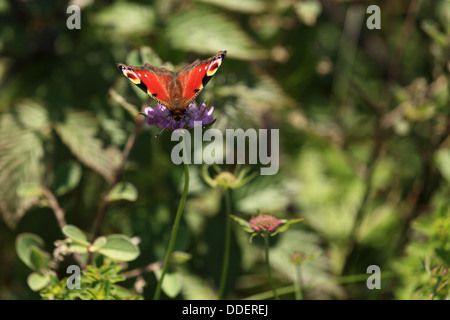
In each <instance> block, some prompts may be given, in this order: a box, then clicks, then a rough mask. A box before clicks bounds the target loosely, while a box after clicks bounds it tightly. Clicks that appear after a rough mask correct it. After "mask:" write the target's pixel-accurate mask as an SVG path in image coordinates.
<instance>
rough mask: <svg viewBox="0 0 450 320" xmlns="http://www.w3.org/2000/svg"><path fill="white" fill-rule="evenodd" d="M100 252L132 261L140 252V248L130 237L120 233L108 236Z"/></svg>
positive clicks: (117, 258)
mask: <svg viewBox="0 0 450 320" xmlns="http://www.w3.org/2000/svg"><path fill="white" fill-rule="evenodd" d="M98 252H99V253H101V254H103V255H105V256H107V257H109V258H112V259H116V260H120V261H132V260H134V259H136V258H137V257H138V256H139V254H140V251H139V248H138V247H137V246H136V245H135V244H134V243H132V242H131V240H130V239H129V238H128V237H126V236H124V235H120V234H116V235H110V236H107V237H106V244H104V245H103V246H102V247H101V248H100V249H99V250H98Z"/></svg>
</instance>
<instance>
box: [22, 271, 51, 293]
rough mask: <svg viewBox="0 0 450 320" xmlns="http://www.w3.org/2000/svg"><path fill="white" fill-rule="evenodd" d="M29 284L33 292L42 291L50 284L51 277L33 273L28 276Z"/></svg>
mask: <svg viewBox="0 0 450 320" xmlns="http://www.w3.org/2000/svg"><path fill="white" fill-rule="evenodd" d="M27 283H28V286H29V287H30V288H31V290H33V291H40V290H42V289H44V288H45V287H46V286H47V285H48V284H49V283H50V276H49V275H43V274H40V273H37V272H33V273H31V274H30V275H29V276H28V278H27Z"/></svg>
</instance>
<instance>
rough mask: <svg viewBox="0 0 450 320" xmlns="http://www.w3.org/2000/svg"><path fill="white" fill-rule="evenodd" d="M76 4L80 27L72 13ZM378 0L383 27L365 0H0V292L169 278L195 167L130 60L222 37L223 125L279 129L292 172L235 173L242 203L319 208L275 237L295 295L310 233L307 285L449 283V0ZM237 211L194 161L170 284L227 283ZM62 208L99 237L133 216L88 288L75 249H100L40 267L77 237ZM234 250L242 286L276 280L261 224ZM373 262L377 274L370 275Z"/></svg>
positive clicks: (210, 50)
mask: <svg viewBox="0 0 450 320" xmlns="http://www.w3.org/2000/svg"><path fill="white" fill-rule="evenodd" d="M71 4H75V5H78V6H79V7H80V8H81V29H72V30H71V29H68V28H67V26H66V20H67V19H68V18H69V17H70V15H71V13H67V12H66V10H67V7H68V6H69V5H71ZM377 5H378V6H379V7H380V9H381V29H373V30H370V29H368V28H367V27H366V20H367V18H368V17H369V15H368V14H366V8H367V6H368V4H366V3H365V2H361V1H326V0H325V1H319V0H304V1H300V0H275V1H270V0H266V1H265V0H248V1H241V0H229V1H217V0H197V1H195V0H189V1H178V0H154V1H144V0H135V1H131V0H127V1H125V0H123V1H120V0H117V1H106V0H100V1H93V0H73V1H50V0H48V1H32V0H24V1H14V0H0V112H1V113H0V216H1V219H0V299H38V298H40V297H41V296H40V295H39V293H37V292H33V291H32V290H31V289H30V287H29V285H28V284H27V279H28V281H29V283H30V282H31V283H33V284H35V287H34V288H35V289H38V288H40V286H41V285H42V284H43V283H46V284H47V283H51V285H50V287H47V288H46V289H44V291H42V292H41V294H42V296H43V297H44V298H66V299H69V298H139V297H140V296H141V295H142V297H143V298H144V299H150V298H151V297H152V296H153V291H154V289H155V287H156V281H157V277H158V272H159V261H161V260H162V259H163V258H164V254H165V251H166V247H167V241H168V238H169V235H170V228H171V225H172V223H173V217H174V214H175V211H176V208H177V205H178V201H179V199H180V197H181V192H182V185H183V179H182V177H183V168H182V166H176V165H174V164H173V163H172V162H171V160H170V152H171V148H172V146H173V142H171V141H170V134H162V135H161V136H159V138H158V139H154V135H155V134H156V133H158V131H156V130H154V129H153V128H148V127H145V125H144V124H143V122H142V121H141V120H142V119H141V117H136V114H137V112H138V111H140V110H142V108H143V107H145V106H147V105H153V102H152V101H149V100H150V99H148V97H146V96H145V95H144V94H142V92H140V90H139V89H136V88H134V86H132V85H131V84H130V83H129V81H128V80H127V79H125V77H123V75H121V74H120V72H119V71H118V70H117V68H116V66H115V63H116V62H123V63H127V64H131V65H142V64H144V63H150V64H152V65H156V66H165V67H167V68H174V69H175V70H177V69H178V68H180V67H181V66H184V65H186V64H187V63H190V62H192V61H193V60H195V59H197V58H201V59H206V58H208V57H210V56H212V55H214V54H216V53H217V52H218V51H220V50H227V57H226V59H225V61H224V63H223V65H222V66H221V68H220V70H219V71H218V72H217V74H216V75H215V76H214V78H213V80H212V81H211V82H210V83H209V84H208V86H207V87H206V88H205V90H204V91H203V92H202V93H201V95H200V97H199V98H200V99H201V100H203V101H206V102H207V104H208V105H214V106H215V112H214V114H215V117H216V118H217V119H218V120H217V122H216V123H215V124H214V127H215V128H218V129H221V130H224V129H225V128H243V129H248V128H255V129H258V128H267V129H279V130H280V153H281V154H280V170H279V172H278V174H277V175H275V176H257V177H255V178H254V179H252V180H251V181H248V183H246V184H245V185H243V186H241V187H239V188H237V189H234V190H232V208H231V209H232V212H233V214H234V215H236V216H239V217H241V218H244V219H247V220H249V219H250V218H251V217H253V216H255V215H256V214H257V213H259V212H262V213H269V214H272V215H275V216H278V217H279V218H280V219H299V218H303V221H302V223H299V224H295V225H293V226H291V228H290V229H289V230H288V231H287V232H284V233H282V234H279V235H277V237H274V238H271V239H270V240H271V241H270V244H271V248H270V252H271V253H270V254H271V264H272V268H273V272H272V276H273V277H274V279H275V284H276V286H277V287H278V288H280V291H279V294H282V298H283V299H293V298H294V297H295V292H294V286H293V283H294V281H297V280H296V279H297V270H298V268H297V267H298V266H296V265H295V264H294V263H292V262H290V257H291V255H292V254H293V253H295V252H296V253H301V254H302V255H303V256H304V257H305V259H304V262H302V264H301V270H302V273H301V275H302V290H303V298H305V299H354V298H358V299H448V298H449V294H450V291H449V283H448V281H449V278H448V267H449V264H450V248H449V245H450V244H449V241H450V235H449V234H450V222H449V219H450V201H449V197H448V193H449V191H450V171H449V168H450V152H449V145H450V139H449V137H450V114H449V106H450V95H449V93H450V90H449V89H450V88H449V86H450V83H449V74H450V2H449V1H447V0H437V1H420V0H412V1H406V0H402V1H387V0H384V1H378V2H377ZM124 156H125V158H126V161H125V162H123V161H122V159H123V158H124ZM257 167H258V166H249V167H248V168H246V169H245V170H248V171H250V172H257V171H259V169H258V168H257ZM222 170H225V171H230V172H234V171H235V168H234V167H233V166H230V165H228V166H223V168H222ZM52 195H54V197H52ZM62 218H63V219H62ZM225 219H226V215H225V204H224V199H223V197H222V193H221V192H220V190H218V189H217V188H213V187H211V186H210V185H209V184H208V183H207V182H205V181H204V180H203V179H202V168H200V167H199V166H196V165H192V166H191V181H190V188H189V196H188V201H187V205H186V209H185V212H184V213H183V220H182V225H181V227H180V230H179V234H178V237H177V242H176V244H175V250H177V251H180V252H184V253H181V256H183V255H187V254H189V257H190V259H188V258H186V259H182V260H183V261H182V263H179V264H177V263H174V265H173V266H172V268H171V270H170V273H169V274H168V280H167V284H165V285H166V288H163V289H164V293H165V297H166V298H176V299H210V298H213V297H215V296H216V295H217V287H218V284H219V279H220V271H221V263H222V259H223V253H222V250H223V241H224V240H223V239H224V233H225V231H224V228H223V226H224V221H225ZM64 220H65V222H67V223H68V224H70V225H72V226H77V229H80V230H83V232H81V231H80V232H81V234H82V235H83V236H82V237H85V239H84V238H83V239H84V240H85V241H86V243H85V246H84V249H83V250H85V251H83V252H84V253H86V252H87V251H86V250H87V249H86V248H89V246H92V245H94V248H97V249H98V250H99V249H100V248H101V247H102V246H103V245H105V243H107V242H105V243H103V240H97V241H98V242H97V243H95V242H94V238H97V236H104V237H106V238H108V236H109V237H111V236H114V234H121V235H123V237H126V239H128V240H126V241H127V243H129V244H130V245H132V246H135V244H133V243H134V242H133V241H131V240H129V239H130V238H134V239H139V244H138V246H139V250H138V251H134V250H135V249H133V248H134V247H133V248H131V247H129V248H128V249H125V250H124V252H125V251H126V252H129V250H131V252H135V253H136V256H137V255H138V252H140V254H139V255H138V257H137V258H136V259H134V260H133V259H128V260H131V261H128V260H127V259H124V260H127V261H128V262H127V263H126V264H125V263H124V262H121V263H119V262H110V261H109V260H107V259H109V258H110V257H109V258H108V257H106V258H105V257H104V256H103V255H101V254H100V255H99V257H100V258H99V257H96V259H100V260H101V259H105V260H104V261H103V260H101V261H100V262H99V261H97V260H95V259H94V260H92V261H94V262H95V263H92V264H90V265H89V268H86V269H84V271H83V272H84V273H85V277H82V279H84V280H83V281H85V282H83V286H84V285H85V287H83V288H86V287H89V288H91V289H90V291H89V290H88V291H86V290H85V291H83V292H82V293H80V292H70V291H69V292H64V286H65V282H64V281H65V279H66V278H67V277H68V274H66V273H65V272H66V267H67V265H70V264H74V263H75V264H77V263H79V262H80V261H87V260H82V259H81V260H78V261H77V259H76V258H75V257H71V256H68V257H66V259H64V260H63V261H61V262H60V263H59V265H58V266H57V267H55V266H54V265H51V272H49V273H46V272H43V270H48V269H47V267H48V266H49V264H50V261H51V260H54V259H55V250H57V249H58V248H61V247H60V246H61V241H68V240H67V239H73V238H75V239H78V238H77V235H74V234H73V233H71V232H70V228H69V232H68V233H67V225H66V232H63V230H64V228H63V227H64ZM72 231H73V230H72ZM75 233H76V231H75ZM120 237H122V236H120ZM63 239H66V240H63ZM97 239H104V238H102V237H99V238H97ZM84 240H83V241H84ZM55 241H56V243H55ZM118 241H119V242H120V241H121V240H118ZM75 242H76V241H75ZM55 244H56V246H55ZM16 245H17V250H16ZM95 245H96V247H95ZM119 247H120V245H119ZM94 251H95V250H94ZM50 253H52V254H50ZM84 253H83V254H84ZM97 253H98V252H97ZM73 259H75V260H73ZM86 259H89V257H86ZM119 260H120V259H119ZM22 261H23V262H22ZM230 261H231V263H230V268H229V277H228V283H227V288H226V289H227V297H229V298H249V297H250V298H251V297H254V298H261V297H265V298H270V295H269V296H267V295H266V296H264V294H265V293H266V292H269V293H270V286H269V284H268V281H267V275H266V273H265V268H264V246H263V241H261V239H259V238H255V239H254V241H253V243H252V244H250V243H249V241H248V234H246V233H245V232H244V231H243V230H241V229H240V228H239V226H238V225H237V224H234V225H233V230H232V242H231V256H230ZM370 265H378V266H379V267H380V269H381V277H382V281H381V289H380V290H375V289H374V290H369V289H368V288H367V286H366V279H367V277H368V276H369V274H366V270H367V267H368V266H370ZM146 266H147V267H146ZM133 270H135V271H136V270H137V271H136V272H137V273H138V274H139V275H138V276H136V274H135V273H133V272H134V271H133ZM139 270H140V271H139ZM152 271H153V272H152ZM127 272H128V273H127ZM99 273H100V274H103V275H104V276H103V277H100V279H98V278H95V276H94V275H96V274H99ZM155 273H156V276H155ZM30 274H31V275H33V276H30ZM123 274H125V275H123ZM44 275H48V277H47V276H44ZM42 276H44V277H45V279H43V278H42ZM30 277H31V279H30ZM94 278H95V279H94ZM119 280H120V281H122V280H124V281H123V283H121V285H123V287H124V288H127V290H126V291H122V289H121V287H118V286H116V285H115V283H116V282H117V281H119ZM49 281H50V282H49ZM96 281H97V282H96ZM180 283H182V285H181V284H180ZM143 284H144V285H143ZM132 290H134V291H135V292H138V291H139V294H135V293H130V292H131V291H132Z"/></svg>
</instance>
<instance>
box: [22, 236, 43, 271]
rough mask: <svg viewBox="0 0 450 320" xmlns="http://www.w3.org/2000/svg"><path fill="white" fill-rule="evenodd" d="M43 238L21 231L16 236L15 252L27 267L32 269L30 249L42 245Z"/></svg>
mask: <svg viewBox="0 0 450 320" xmlns="http://www.w3.org/2000/svg"><path fill="white" fill-rule="evenodd" d="M43 246H44V240H42V238H41V237H39V236H37V235H35V234H32V233H21V234H19V235H18V236H17V238H16V252H17V255H18V256H19V258H20V260H22V262H23V263H25V264H26V265H27V266H28V267H29V268H31V269H33V268H34V265H33V263H32V261H31V249H32V248H35V247H43Z"/></svg>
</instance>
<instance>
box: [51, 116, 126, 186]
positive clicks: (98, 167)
mask: <svg viewBox="0 0 450 320" xmlns="http://www.w3.org/2000/svg"><path fill="white" fill-rule="evenodd" d="M98 127H99V126H98V123H97V121H96V119H95V117H94V116H93V115H92V114H91V113H88V112H79V111H71V112H68V113H67V115H66V117H65V122H64V123H57V124H56V125H55V130H56V132H57V133H58V135H59V136H60V137H61V140H62V141H63V142H64V143H65V144H66V146H67V147H68V148H69V149H70V150H71V151H72V152H73V154H74V155H75V156H76V157H77V158H78V159H79V160H80V162H82V163H83V164H84V165H86V166H88V167H89V168H91V169H92V170H94V171H96V172H97V173H99V174H100V175H101V176H102V177H103V178H105V179H106V180H107V181H108V182H111V181H112V180H113V178H114V172H115V170H116V167H117V165H118V163H119V162H120V151H119V150H118V149H117V148H115V147H113V146H109V147H108V148H106V149H105V148H103V142H102V141H101V140H99V139H98V138H96V134H97V130H98Z"/></svg>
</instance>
